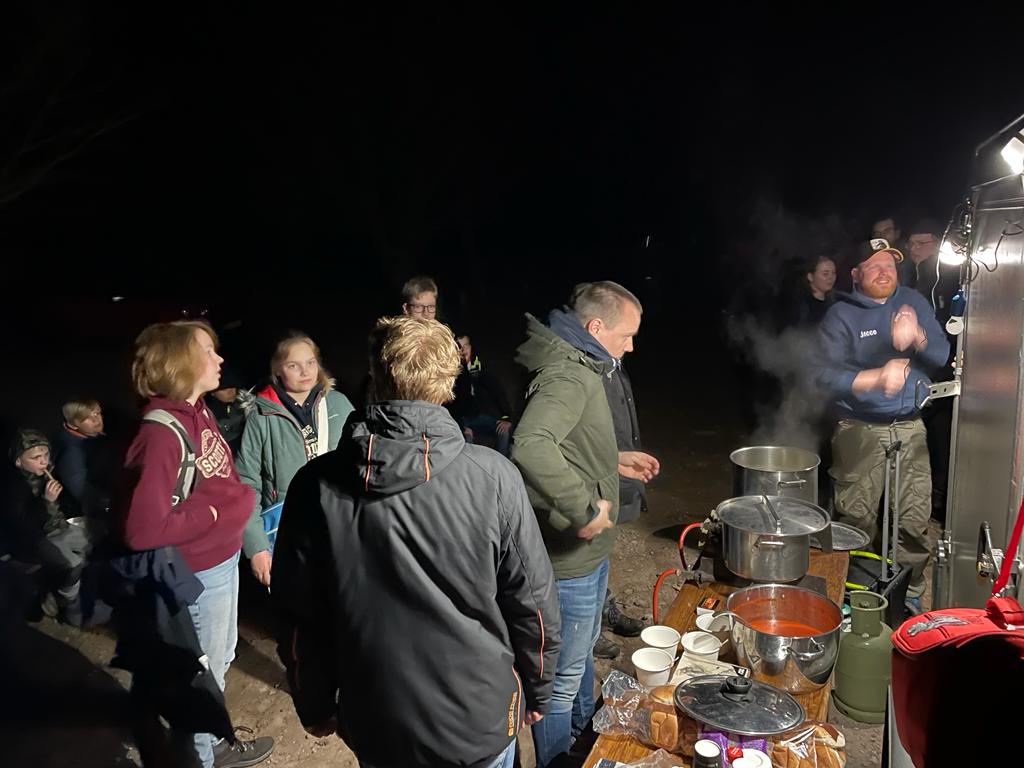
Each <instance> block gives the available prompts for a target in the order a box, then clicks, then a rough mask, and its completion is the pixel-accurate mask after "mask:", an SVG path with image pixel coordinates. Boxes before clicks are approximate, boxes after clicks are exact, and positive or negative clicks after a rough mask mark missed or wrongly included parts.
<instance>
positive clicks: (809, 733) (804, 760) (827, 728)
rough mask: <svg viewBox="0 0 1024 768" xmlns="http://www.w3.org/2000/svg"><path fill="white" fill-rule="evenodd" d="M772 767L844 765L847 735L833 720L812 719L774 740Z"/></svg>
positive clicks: (837, 767)
mask: <svg viewBox="0 0 1024 768" xmlns="http://www.w3.org/2000/svg"><path fill="white" fill-rule="evenodd" d="M769 756H770V757H771V759H772V768H843V766H845V765H846V738H845V737H844V736H843V734H842V733H841V732H840V731H839V730H838V729H837V728H836V727H835V726H834V725H831V724H829V723H819V722H817V721H813V720H808V721H807V722H805V723H804V724H803V725H801V726H800V727H799V728H795V729H794V730H792V731H788V732H786V733H784V734H782V735H781V736H780V737H779V738H778V739H776V740H774V741H773V742H772V746H771V751H770V753H769Z"/></svg>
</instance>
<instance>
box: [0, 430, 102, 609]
mask: <svg viewBox="0 0 1024 768" xmlns="http://www.w3.org/2000/svg"><path fill="white" fill-rule="evenodd" d="M10 459H11V464H10V465H9V470H8V476H7V478H6V482H5V483H4V489H3V493H2V496H0V504H2V505H3V512H2V516H0V520H2V524H3V527H4V533H5V536H4V538H5V539H7V540H8V543H9V547H10V549H11V550H12V551H11V552H10V554H12V555H14V557H16V558H18V559H20V560H23V561H25V562H29V563H37V564H39V565H42V566H43V567H44V568H45V569H46V570H47V571H48V574H47V577H49V576H51V575H52V580H51V579H49V578H47V581H48V583H53V584H54V585H55V590H54V591H55V597H56V607H57V608H58V609H59V610H60V614H59V615H60V619H61V621H63V622H65V623H67V624H73V625H75V626H81V624H82V608H81V604H80V601H79V591H80V586H81V576H82V569H83V568H84V566H85V558H86V555H88V553H89V549H90V544H89V538H88V536H87V534H86V531H85V528H82V527H80V526H77V525H71V524H70V523H68V521H67V520H66V519H65V518H64V512H63V511H62V509H61V504H60V500H61V494H62V493H63V491H64V486H62V485H61V484H60V483H59V482H57V481H56V480H54V478H53V474H52V473H51V472H50V441H49V440H47V439H46V436H45V435H44V434H43V433H42V432H38V431H36V430H34V429H26V430H22V431H20V432H18V434H17V435H16V436H15V438H14V442H13V444H12V445H11V451H10ZM45 606H46V603H44V608H45ZM48 612H49V611H48Z"/></svg>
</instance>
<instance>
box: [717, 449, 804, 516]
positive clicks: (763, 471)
mask: <svg viewBox="0 0 1024 768" xmlns="http://www.w3.org/2000/svg"><path fill="white" fill-rule="evenodd" d="M729 459H730V460H731V461H732V495H733V496H761V495H765V496H788V497H790V498H795V499H803V500H804V501H809V502H811V504H817V503H818V465H819V464H820V463H821V460H820V459H819V458H818V457H817V456H816V455H815V454H813V453H811V452H810V451H805V450H803V449H802V448H791V447H787V446H781V445H755V446H750V447H747V448H739V449H737V450H735V451H733V452H732V454H731V455H730V456H729Z"/></svg>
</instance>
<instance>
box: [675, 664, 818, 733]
mask: <svg viewBox="0 0 1024 768" xmlns="http://www.w3.org/2000/svg"><path fill="white" fill-rule="evenodd" d="M674 699H675V703H676V706H677V707H679V709H681V710H683V711H684V712H686V714H688V715H690V717H692V718H693V719H694V720H699V721H700V722H702V723H706V724H707V725H709V726H710V727H711V728H713V729H715V730H717V731H725V732H727V733H735V734H739V735H740V736H771V735H773V734H777V733H784V732H785V731H789V730H791V729H793V728H796V727H797V726H798V725H800V723H802V722H803V721H804V717H805V713H804V708H803V707H801V706H800V704H799V703H798V702H797V700H796V699H794V698H793V697H792V696H790V695H789V694H788V693H785V692H784V691H780V690H778V689H777V688H773V687H772V686H770V685H767V684H765V683H761V682H758V681H757V680H749V679H747V678H745V677H734V676H727V675H700V676H698V677H693V678H690V679H689V680H687V681H686V682H685V683H680V684H679V687H678V688H676V691H675V695H674Z"/></svg>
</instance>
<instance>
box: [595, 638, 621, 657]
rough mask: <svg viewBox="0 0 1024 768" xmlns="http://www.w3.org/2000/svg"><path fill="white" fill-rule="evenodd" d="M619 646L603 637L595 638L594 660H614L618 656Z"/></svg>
mask: <svg viewBox="0 0 1024 768" xmlns="http://www.w3.org/2000/svg"><path fill="white" fill-rule="evenodd" d="M619 650H620V649H619V646H617V645H616V644H615V643H613V642H612V641H611V640H608V639H607V638H606V637H605V636H604V635H601V636H600V637H599V638H597V642H596V643H594V658H595V659H614V658H615V657H616V656H618V655H619Z"/></svg>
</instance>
